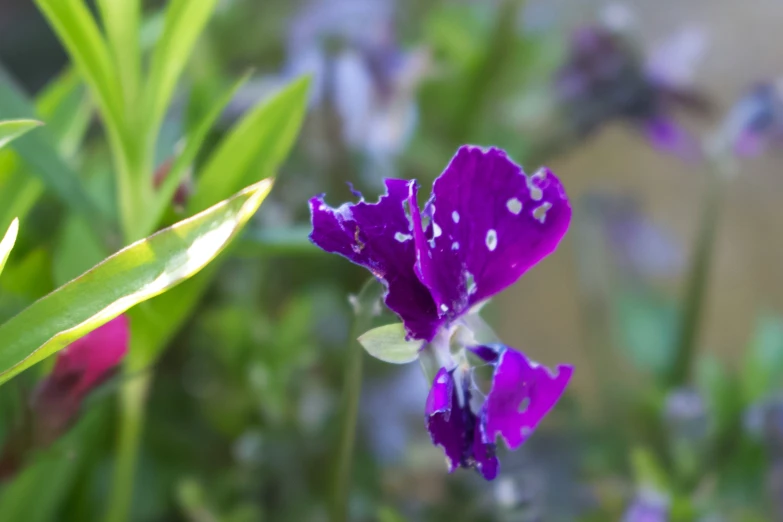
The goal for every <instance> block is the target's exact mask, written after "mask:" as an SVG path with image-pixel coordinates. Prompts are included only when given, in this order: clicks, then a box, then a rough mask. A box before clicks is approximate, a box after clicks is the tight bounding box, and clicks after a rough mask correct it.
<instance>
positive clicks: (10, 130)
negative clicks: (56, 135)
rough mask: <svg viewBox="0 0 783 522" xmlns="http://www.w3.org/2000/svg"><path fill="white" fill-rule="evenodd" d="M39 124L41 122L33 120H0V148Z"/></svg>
mask: <svg viewBox="0 0 783 522" xmlns="http://www.w3.org/2000/svg"><path fill="white" fill-rule="evenodd" d="M39 125H41V122H40V121H35V120H6V121H0V149H1V148H3V147H5V146H6V145H8V144H9V143H11V141H13V140H15V139H16V138H18V137H20V136H22V135H23V134H25V133H27V132H29V131H31V130H33V129H34V128H36V127H38V126H39Z"/></svg>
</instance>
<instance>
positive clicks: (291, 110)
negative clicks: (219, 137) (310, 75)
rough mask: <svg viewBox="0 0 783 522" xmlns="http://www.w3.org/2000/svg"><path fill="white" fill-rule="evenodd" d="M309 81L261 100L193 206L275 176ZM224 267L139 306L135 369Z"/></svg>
mask: <svg viewBox="0 0 783 522" xmlns="http://www.w3.org/2000/svg"><path fill="white" fill-rule="evenodd" d="M308 84H309V81H308V80H307V79H302V80H299V81H297V82H294V83H293V84H292V85H291V86H289V87H288V88H287V89H285V90H284V91H282V92H280V93H279V94H278V95H277V96H274V97H273V98H272V99H271V100H267V101H264V102H261V104H260V105H259V106H258V107H256V108H255V109H254V110H253V111H251V113H250V114H248V115H247V116H246V117H245V118H244V119H243V121H242V122H241V123H239V124H238V126H237V127H236V128H235V129H234V130H233V131H232V132H231V133H229V135H228V136H227V137H226V138H225V139H224V140H223V142H222V144H221V145H220V146H219V148H218V150H217V151H216V152H215V153H213V154H212V155H211V159H210V160H209V165H212V167H211V168H213V169H218V170H217V171H213V172H215V174H209V178H210V179H212V178H214V180H213V182H212V189H211V190H204V188H203V185H202V184H201V183H199V186H198V187H197V193H196V194H195V195H194V197H197V198H198V201H196V204H195V205H194V204H193V201H194V199H193V198H191V201H190V206H191V208H195V209H199V208H200V207H202V206H209V205H211V204H213V203H214V202H215V201H217V200H218V198H220V197H222V196H221V194H224V193H225V192H226V191H229V193H231V192H233V191H236V190H237V188H238V187H241V186H242V184H243V183H248V182H253V181H256V180H257V179H259V177H261V176H271V175H273V174H274V171H275V170H276V169H277V167H278V166H279V164H280V163H282V162H283V160H284V159H285V157H286V156H287V155H288V153H289V151H290V149H291V147H292V146H293V144H294V141H295V138H296V133H297V132H298V130H299V126H300V125H301V122H302V119H303V117H304V112H305V108H306V104H307V97H306V93H307V86H308ZM231 154H237V155H238V156H241V157H243V158H251V159H252V160H253V161H254V162H255V164H254V166H255V167H257V168H255V169H252V170H250V169H248V168H247V165H246V164H245V160H244V159H243V160H241V161H238V158H232V156H231ZM216 156H221V158H216ZM262 158H263V159H262ZM209 165H208V166H207V168H208V169H209V168H210V166H209ZM239 168H245V170H246V172H244V175H242V173H238V172H234V169H239ZM205 172H206V171H205ZM202 176H203V175H202ZM208 185H209V184H208ZM218 265H219V263H213V264H212V265H210V266H209V267H207V269H206V270H204V271H203V272H202V273H201V274H199V275H198V276H196V277H194V278H193V279H191V280H190V281H187V282H186V283H185V284H182V285H180V286H179V287H177V288H175V289H173V290H172V291H170V292H166V293H165V294H163V295H161V296H159V297H157V298H155V299H153V300H151V301H149V302H146V303H144V304H143V306H139V307H137V308H136V309H135V310H133V312H132V314H131V318H132V321H131V324H132V327H133V335H132V336H131V350H130V351H131V355H132V357H133V358H134V360H133V361H131V363H130V366H131V368H139V367H140V366H143V365H145V364H149V363H150V362H151V361H153V360H154V359H155V358H156V357H157V356H158V355H159V354H160V352H161V351H162V350H163V348H164V347H165V345H166V344H167V343H168V342H169V341H170V340H171V338H172V337H173V336H174V334H175V333H176V332H177V331H178V330H179V328H180V327H181V326H182V324H183V323H184V322H185V320H186V319H187V318H188V317H189V316H190V314H191V313H192V311H193V309H194V308H195V307H196V305H197V304H198V302H199V299H200V297H201V296H202V295H203V293H204V292H205V291H206V289H207V287H208V285H209V283H210V281H211V280H212V277H213V276H214V273H215V271H216V270H217V266H218Z"/></svg>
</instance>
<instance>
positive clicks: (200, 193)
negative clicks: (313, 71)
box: [190, 77, 310, 210]
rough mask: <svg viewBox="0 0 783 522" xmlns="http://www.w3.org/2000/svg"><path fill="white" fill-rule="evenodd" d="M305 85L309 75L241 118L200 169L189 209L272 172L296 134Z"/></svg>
mask: <svg viewBox="0 0 783 522" xmlns="http://www.w3.org/2000/svg"><path fill="white" fill-rule="evenodd" d="M309 86H310V79H309V77H304V78H300V79H299V80H296V81H294V82H292V83H291V84H290V85H288V86H287V87H286V88H284V89H283V90H281V91H280V92H279V93H277V94H276V95H274V96H272V97H271V98H269V99H267V100H264V101H262V102H261V103H260V104H258V105H257V106H256V107H254V108H253V110H251V111H250V112H249V113H248V114H246V115H245V116H244V117H243V118H242V120H241V121H240V122H239V123H238V124H237V125H236V127H235V128H234V129H233V130H232V131H231V133H230V134H229V135H228V136H226V137H225V138H224V139H223V142H222V143H221V144H220V146H219V147H218V149H217V150H216V151H215V152H214V153H213V154H212V155H211V156H210V158H209V161H208V162H207V164H206V166H205V167H204V170H203V171H202V172H201V176H200V177H199V180H198V184H197V186H196V193H195V194H194V195H193V197H192V198H191V200H190V208H191V209H192V210H202V209H204V208H207V207H208V206H209V205H210V204H211V203H212V202H213V201H215V199H216V198H217V199H222V198H224V197H226V195H227V194H231V192H232V190H233V187H236V186H237V185H239V186H241V185H242V184H244V183H246V182H247V181H248V180H251V179H257V177H258V176H271V175H273V174H274V173H275V171H276V170H277V168H278V167H279V166H280V164H281V163H282V162H283V160H284V159H285V158H286V156H287V155H288V152H289V151H290V149H291V147H292V146H293V144H294V142H295V141H296V137H297V136H298V135H299V128H300V127H301V125H302V120H303V119H304V115H305V112H306V108H307V92H308V89H309Z"/></svg>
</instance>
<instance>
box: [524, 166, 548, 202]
mask: <svg viewBox="0 0 783 522" xmlns="http://www.w3.org/2000/svg"><path fill="white" fill-rule="evenodd" d="M546 173H547V170H546V169H544V168H541V169H538V170H537V171H536V173H535V174H533V175H532V176H530V177H529V178H528V180H527V188H528V190H529V191H530V197H531V198H532V199H533V201H541V199H542V198H543V197H544V193H543V192H542V191H541V189H540V188H539V187H538V185H539V183H540V182H542V181H544V180H545V179H546Z"/></svg>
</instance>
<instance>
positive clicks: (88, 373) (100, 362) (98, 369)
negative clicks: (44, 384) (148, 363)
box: [47, 315, 130, 397]
mask: <svg viewBox="0 0 783 522" xmlns="http://www.w3.org/2000/svg"><path fill="white" fill-rule="evenodd" d="M129 336H130V330H129V326H128V318H127V317H125V316H124V315H120V316H119V317H116V318H115V319H112V320H111V321H109V322H108V323H106V324H104V325H103V326H101V327H99V328H96V329H95V330H93V331H92V332H90V333H88V334H87V335H85V336H84V337H82V338H81V339H78V340H76V341H74V342H73V343H71V344H70V345H68V346H67V347H65V348H63V350H62V351H60V353H59V354H58V355H57V362H56V363H55V365H54V370H52V373H51V375H50V376H49V377H48V378H47V380H50V381H53V382H65V381H70V382H71V385H70V386H69V387H68V390H67V393H68V394H71V395H72V396H74V397H82V396H84V395H86V394H87V393H88V392H89V391H90V390H91V389H93V388H94V387H95V386H97V385H98V384H100V383H101V381H103V380H104V379H105V378H106V377H108V376H109V373H110V372H111V371H112V370H113V369H114V368H115V367H116V366H117V365H119V364H120V362H122V359H123V358H124V357H125V354H126V353H127V352H128V339H129ZM76 376H78V377H76ZM65 391H66V390H62V389H61V390H60V393H63V392H65Z"/></svg>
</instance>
